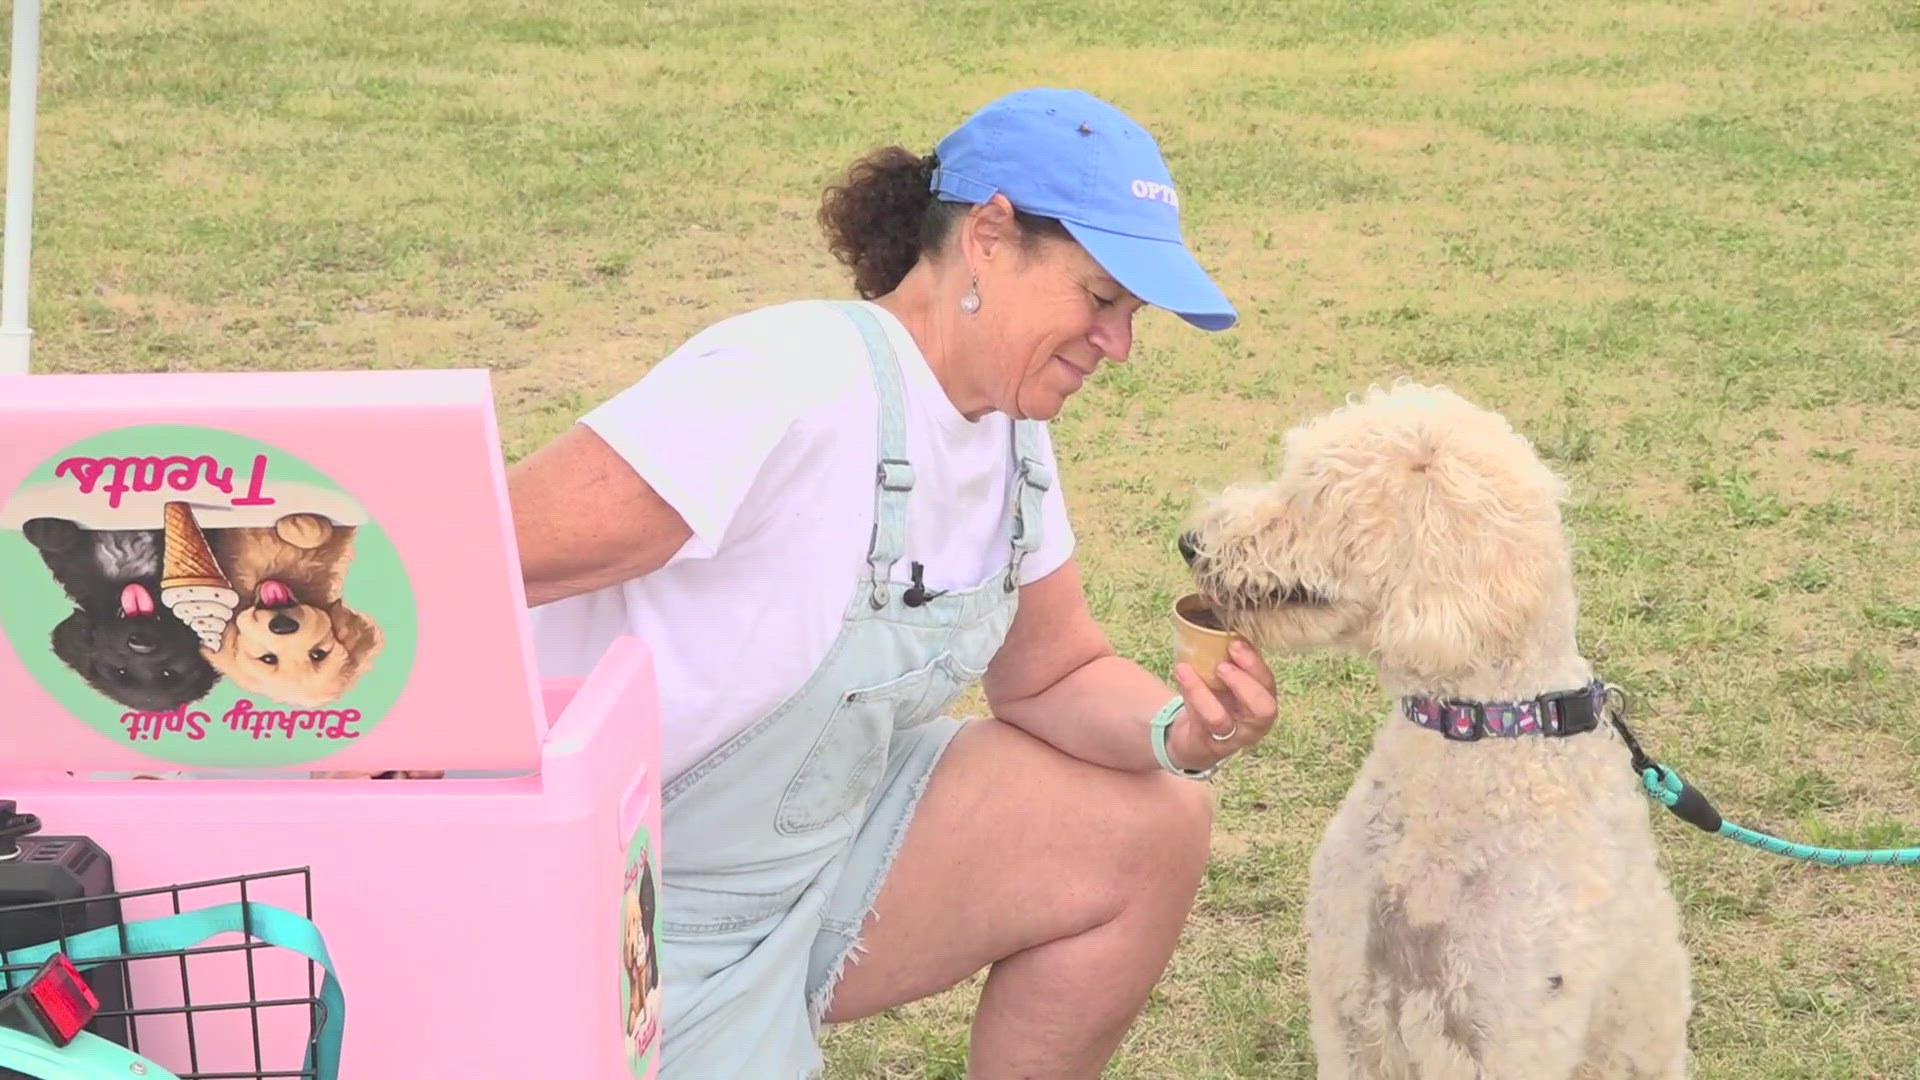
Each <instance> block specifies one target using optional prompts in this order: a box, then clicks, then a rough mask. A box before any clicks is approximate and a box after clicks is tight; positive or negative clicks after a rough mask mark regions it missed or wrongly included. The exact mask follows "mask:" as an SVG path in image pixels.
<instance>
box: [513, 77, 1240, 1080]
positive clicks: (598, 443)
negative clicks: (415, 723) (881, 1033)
mask: <svg viewBox="0 0 1920 1080" xmlns="http://www.w3.org/2000/svg"><path fill="white" fill-rule="evenodd" d="M821 217H822V221H823V223H824V225H825V226H826V228H827V231H828V233H829V236H830V241H831V246H832V249H833V251H834V253H835V255H836V256H837V257H838V258H840V259H841V260H842V261H843V262H845V263H846V264H847V265H849V266H850V267H851V268H852V270H853V274H854V283H855V286H856V288H857V290H858V292H859V294H860V295H861V296H862V297H864V298H867V300H866V301H864V302H847V303H844V304H841V303H832V302H825V301H810V302H799V303H789V304H780V305H775V306H772V307H767V308H762V309H760V310H757V311H751V312H748V313H746V314H743V315H739V316H736V317H733V318H729V319H727V320H725V321H723V322H720V323H718V324H717V325H714V326H712V327H709V328H707V329H706V330H704V331H702V332H701V333H699V334H698V335H696V336H695V337H694V338H693V339H692V340H690V341H688V342H687V343H686V344H685V345H683V346H681V347H680V348H679V349H678V350H676V351H675V352H674V353H673V354H672V355H670V356H668V357H667V358H666V359H665V360H663V361H661V362H660V363H659V364H658V365H657V366H656V367H654V368H653V369H652V370H651V371H650V372H648V374H647V375H646V376H645V377H644V378H642V379H641V380H639V381H638V382H637V383H635V384H634V385H633V386H631V387H629V388H628V389H626V390H624V391H622V392H621V393H619V394H617V395H615V396H614V397H613V398H612V399H611V400H610V401H608V402H606V403H605V404H603V405H601V406H600V407H598V408H597V409H595V410H593V411H592V412H590V413H589V414H587V415H586V417H584V418H583V420H582V422H581V423H580V424H577V425H575V426H574V427H573V428H572V429H571V430H569V431H567V432H566V433H564V434H562V435H561V436H559V437H558V438H556V439H555V440H554V441H553V442H552V443H551V444H549V445H548V446H546V447H544V448H543V449H541V450H540V451H539V452H537V453H535V454H533V455H531V456H530V457H528V458H527V459H526V460H525V461H523V462H521V463H519V464H518V465H517V466H516V467H515V469H514V470H513V473H512V480H511V485H512V491H511V495H512V503H513V508H514V516H515V525H516V529H517V531H518V535H519V544H520V551H521V558H522V561H523V564H524V568H525V574H526V582H527V589H528V593H529V598H530V602H531V603H533V604H535V605H540V607H539V610H537V611H536V612H535V616H536V626H537V638H538V645H539V648H540V654H541V663H542V666H543V668H544V669H545V670H546V671H547V672H549V673H551V674H576V673H581V672H584V671H585V670H586V669H587V668H588V667H589V666H590V665H591V664H592V662H593V660H594V658H596V657H597V656H598V655H599V654H600V652H601V650H602V649H603V648H604V647H605V646H606V644H607V642H608V641H609V640H610V639H611V638H612V637H613V636H614V635H617V634H624V633H633V634H636V635H638V636H639V637H641V638H642V639H644V640H645V641H646V642H647V643H648V645H649V646H650V647H651V648H652V649H653V650H654V652H655V656H656V662H657V667H658V679H659V686H660V693H661V701H662V709H663V716H664V725H665V730H664V737H663V755H664V761H663V764H662V768H663V776H664V784H663V791H662V799H663V810H662V813H663V818H662V829H663V840H662V842H663V848H664V850H663V853H662V857H661V878H660V882H659V886H660V905H661V907H660V913H661V914H660V934H661V936H660V942H661V945H660V961H661V978H662V1001H663V1006H664V1009H665V1015H664V1016H663V1017H662V1019H661V1026H662V1037H663V1044H662V1058H661V1064H662V1075H663V1076H665V1077H688V1078H692V1077H702V1078H704V1077H722V1076H724V1077H754V1078H756V1080H759V1078H766V1080H776V1078H784V1077H795V1076H804V1075H807V1074H809V1073H811V1072H813V1071H814V1070H815V1069H817V1068H818V1067H819V1065H820V1062H821V1054H820V1051H819V1048H818V1046H817V1044H816V1025H817V1024H818V1023H819V1022H821V1021H825V1022H841V1021H846V1020H851V1019H855V1018H858V1017H863V1016H868V1015H871V1014H873V1013H875V1012H878V1011H880V1010H882V1009H885V1008H888V1007H891V1006H893V1005H896V1004H899V1003H902V1002H907V1001H912V1000H915V999H917V998H920V997H924V996H926V995H928V994H932V993H935V992H937V991H940V990H943V989H945V988H947V987H950V986H952V985H954V984H955V983H957V982H959V981H961V980H963V979H966V978H967V977H969V976H970V975H972V974H974V973H975V972H977V971H979V970H981V969H982V968H984V967H987V966H989V965H990V966H991V967H992V972H991V974H990V976H989V978H988V979H987V981H986V984H985V988H984V990H983V993H982V995H981V998H980V1004H979V1011H978V1013H977V1015H976V1017H975V1020H974V1024H973V1031H972V1043H971V1052H970V1066H969V1069H970V1071H969V1075H970V1076H974V1077H1000V1076H1020V1077H1067V1076H1072V1077H1085V1076H1092V1075H1095V1074H1097V1073H1098V1072H1099V1070H1100V1067H1101V1065H1102V1064H1103V1063H1104V1062H1106V1061H1107V1060H1108V1058H1109V1057H1110V1056H1111V1054H1112V1053H1113V1051H1114V1049H1115V1047H1116V1046H1117V1045H1118V1044H1119V1042H1120V1040H1121V1038H1122V1036H1123V1035H1124V1034H1125V1032H1126V1029H1127V1027H1128V1025H1129V1024H1130V1023H1131V1022H1132V1020H1133V1017H1134V1016H1135V1014H1136V1013H1137V1012H1138V1010H1139V1009H1140V1007H1141V1005H1142V1004H1143V1002H1144V1001H1145V1000H1146V997H1147V994H1148V991H1149V990H1150V989H1151V987H1152V986H1153V984H1154V982H1155V981H1156V980H1157V979H1158V978H1159V977H1160V974H1161V972H1162V971H1163V970H1164V968H1165V965H1166V962H1167V960H1168V957H1169V955H1170V954H1171V952H1172V949H1173V946H1174V943H1175V941H1176V939H1177V937H1178V935H1179V932H1180V928H1181V925H1182V923H1183V922H1184V920H1185V918H1186V915H1187V912H1188V910H1189V907H1190V905H1191V903H1192V900H1193V896H1194V893H1195V892H1196V890H1197V889H1198V886H1199V881H1200V876H1201V872H1202V870H1203V868H1204V865H1205V862H1206V858H1207V840H1208V832H1209V829H1210V826H1211V814H1212V803H1211V798H1210V792H1209V788H1208V786H1207V785H1206V784H1204V783H1196V782H1194V781H1195V779H1196V778H1204V777H1205V776H1207V775H1210V774H1211V771H1212V770H1213V769H1214V768H1215V767H1216V766H1217V765H1218V764H1219V763H1220V762H1221V761H1222V760H1224V759H1225V758H1226V757H1228V756H1229V755H1231V754H1232V753H1234V752H1236V751H1238V750H1240V749H1242V748H1243V747H1246V746H1248V745H1250V744H1252V743H1254V742H1255V741H1257V740H1259V739H1260V738H1261V737H1262V736H1264V735H1265V734H1266V732H1267V730H1268V729H1269V727H1270V726H1271V724H1272V723H1273V719H1274V713H1275V701H1274V689H1273V677H1272V674H1271V672H1270V671H1269V670H1268V669H1267V667H1266V666H1265V665H1264V664H1263V663H1262V662H1261V661H1260V659H1259V658H1258V657H1257V656H1255V655H1252V654H1251V653H1241V654H1239V655H1238V656H1237V657H1236V658H1235V661H1234V663H1233V664H1224V665H1222V666H1221V667H1222V672H1221V678H1223V679H1224V680H1225V682H1226V686H1227V687H1228V692H1226V693H1224V694H1221V695H1216V694H1214V693H1212V692H1211V691H1209V690H1208V689H1207V687H1206V686H1205V685H1204V684H1202V683H1201V682H1200V681H1199V680H1198V679H1197V678H1196V676H1195V675H1194V673H1193V672H1192V671H1190V670H1187V669H1186V668H1185V666H1184V665H1183V666H1181V667H1180V668H1179V669H1178V670H1177V671H1176V679H1177V681H1178V683H1179V693H1178V694H1177V695H1172V694H1170V691H1169V688H1168V687H1167V685H1166V684H1165V683H1163V682H1162V681H1161V680H1160V679H1158V678H1156V677H1155V676H1154V675H1152V674H1151V673H1149V672H1147V671H1146V670H1144V669H1142V668H1141V667H1139V666H1138V665H1136V664H1134V663H1132V662H1130V661H1128V660H1125V659H1122V658H1120V657H1119V656H1117V655H1115V654H1114V651H1113V648H1112V646H1111V645H1109V644H1108V642H1107V639H1106V637H1105V635H1104V634H1103V633H1102V631H1101V630H1100V628H1099V627H1098V626H1097V625H1096V624H1095V623H1094V621H1093V618H1092V616H1091V614H1090V613H1089V611H1088V609H1087V606H1086V603H1085V600H1084V599H1083V597H1082V593H1081V586H1080V575H1079V571H1078V570H1077V569H1076V567H1075V565H1074V561H1073V558H1072V546H1073V535H1072V531H1071V527H1070V525H1069V522H1068V518H1067V511H1066V502H1065V500H1064V498H1063V497H1062V494H1061V488H1060V485H1059V484H1058V482H1057V481H1056V479H1055V476H1056V471H1055V462H1054V455H1053V450H1052V446H1051V444H1050V442H1049V439H1048V434H1047V429H1046V426H1045V421H1046V420H1048V419H1049V418H1051V417H1053V416H1054V415H1056V414H1057V413H1058V412H1059V411H1060V408H1061V405H1062V403H1063V402H1064V401H1065V400H1066V398H1067V397H1068V396H1069V395H1071V394H1072V393H1073V392H1074V391H1076V390H1078V389H1079V388H1080V386H1081V383H1082V382H1083V381H1084V380H1085V379H1086V378H1087V377H1088V376H1089V375H1091V374H1092V373H1093V372H1094V370H1095V368H1096V367H1097V366H1098V365H1099V364H1100V363H1101V362H1102V361H1103V360H1106V361H1112V362H1115V363H1119V362H1123V361H1125V359H1126V358H1127V352H1128V349H1129V347H1130V345H1131V344H1132V330H1131V323H1132V318H1133V314H1134V312H1135V311H1137V310H1138V309H1139V308H1140V307H1141V306H1142V305H1143V304H1147V303H1152V304H1158V305H1161V306H1163V307H1166V308H1168V309H1170V310H1172V311H1174V312H1177V313H1179V314H1180V315H1182V316H1183V317H1184V318H1186V319H1187V321H1189V322H1191V323H1194V324H1196V325H1198V326H1201V327H1203V328H1207V329H1215V330H1217V329H1224V328H1226V327H1228V326H1231V325H1232V324H1233V321H1234V318H1235V316H1234V311H1233V308H1232V306H1231V305H1229V304H1228V303H1227V301H1226V299H1225V297H1223V296H1222V295H1221V294H1220V291H1219V289H1217V288H1216V287H1215V286H1214V284H1213V283H1212V282H1211V281H1210V280H1209V279H1208V277H1207V275H1206V274H1205V273H1204V272H1203V271H1202V270H1201V269H1200V267H1199V266H1198V264H1197V263H1195V262H1194V260H1193V258H1192V256H1191V255H1189V254H1188V253H1187V251H1186V248H1185V247H1184V245H1183V243H1182V241H1181V239H1180V232H1179V208H1178V201H1177V198H1176V197H1175V194H1174V187H1173V183H1172V179H1171V177H1170V176H1169V175H1168V174H1167V169H1166V166H1165V164H1164V162H1163V161H1162V159H1161V156H1160V152H1159V149H1158V147H1157V146H1156V144H1155V142H1154V140H1153V138H1152V137H1151V136H1150V135H1148V134H1147V132H1146V131H1145V130H1143V129H1142V128H1141V127H1140V126H1139V125H1137V124H1135V123H1133V122H1132V121H1131V120H1129V119H1128V118H1127V117H1126V116H1124V115H1123V114H1121V113H1120V112H1119V111H1117V110H1116V109H1114V108H1113V107H1112V106H1111V105H1108V104H1106V103H1104V102H1101V101H1099V100H1097V99H1095V98H1093V97H1090V96H1088V95H1086V94H1084V93H1080V92H1075V91H1061V90H1047V89H1036V90H1026V91H1021V92H1018V93H1014V94H1010V95H1008V96H1006V97H1004V98H1001V99H1000V100H998V101H996V102H993V103H992V104H990V105H988V106H986V107H985V108H983V109H982V110H980V111H979V112H978V113H976V114H975V115H974V116H972V117H971V118H970V119H968V120H967V122H966V123H964V124H963V125H961V127H960V128H958V129H957V130H956V131H954V132H953V133H952V134H950V135H948V136H947V137H946V138H945V139H943V140H942V141H941V142H940V143H939V145H938V146H937V147H936V148H935V154H934V156H933V157H930V158H920V157H917V156H914V155H912V154H909V153H907V152H906V151H904V150H901V149H899V148H897V147H895V148H889V149H887V150H884V151H881V152H879V153H877V154H875V155H873V156H872V157H870V158H868V159H866V160H865V161H863V162H861V163H859V164H858V165H856V166H855V167H854V169H853V170H852V171H851V173H850V175H849V177H848V180H847V182H846V183H845V184H844V185H842V186H839V187H836V188H833V189H830V190H829V192H828V193H827V198H826V201H825V204H824V206H823V208H822V211H821ZM976 679H979V680H980V681H981V682H982V685H983V689H984V691H985V693H986V696H987V700H988V702H989V704H990V705H991V708H992V714H993V716H992V718H991V719H985V720H978V721H973V722H969V723H964V724H963V723H961V722H959V721H957V720H954V719H950V718H947V717H946V716H945V715H944V713H943V710H944V709H945V707H946V706H947V705H948V704H949V703H950V702H951V701H952V700H953V698H954V696H955V695H957V694H959V693H960V692H961V691H962V690H963V689H964V688H965V687H966V686H967V685H968V684H969V683H971V682H973V681H974V680H976Z"/></svg>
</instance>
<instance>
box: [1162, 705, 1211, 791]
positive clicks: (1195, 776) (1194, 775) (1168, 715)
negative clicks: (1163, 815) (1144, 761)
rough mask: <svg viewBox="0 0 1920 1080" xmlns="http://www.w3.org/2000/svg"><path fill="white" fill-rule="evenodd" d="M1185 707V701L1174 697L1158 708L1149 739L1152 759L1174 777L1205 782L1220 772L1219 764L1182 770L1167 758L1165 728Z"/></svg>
mask: <svg viewBox="0 0 1920 1080" xmlns="http://www.w3.org/2000/svg"><path fill="white" fill-rule="evenodd" d="M1186 707H1187V699H1186V698H1183V697H1179V696H1175V697H1174V698H1173V700H1171V701H1169V702H1167V703H1166V704H1165V705H1162V706H1160V711H1159V712H1157V713H1154V714H1153V727H1152V737H1151V741H1152V743H1153V757H1154V760H1156V761H1158V762H1159V763H1160V767H1161V768H1163V769H1165V770H1167V771H1168V772H1170V773H1173V774H1174V775H1175V776H1184V777H1186V778H1187V779H1189V780H1205V779H1207V778H1208V777H1210V776H1212V775H1213V774H1214V773H1217V772H1219V771H1220V763H1219V762H1217V761H1216V762H1214V763H1213V764H1212V765H1209V766H1207V767H1206V768H1204V769H1183V768H1181V767H1180V766H1178V765H1175V764H1174V763H1173V759H1172V758H1170V757H1168V756H1167V727H1168V726H1169V725H1171V724H1172V723H1173V718H1174V717H1176V716H1179V715H1180V714H1181V713H1182V712H1183V711H1185V710H1186Z"/></svg>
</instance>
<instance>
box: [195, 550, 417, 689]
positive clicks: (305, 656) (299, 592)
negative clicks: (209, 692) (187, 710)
mask: <svg viewBox="0 0 1920 1080" xmlns="http://www.w3.org/2000/svg"><path fill="white" fill-rule="evenodd" d="M353 535H354V529H353V527H352V526H349V525H335V524H334V523H333V522H331V521H329V520H327V519H326V518H324V517H321V516H319V515H317V514H289V515H287V516H285V517H283V518H281V519H280V520H279V521H277V522H275V523H274V525H273V527H271V528H239V529H213V530H209V531H208V533H207V543H208V545H209V546H210V547H212V549H213V553H214V558H215V559H217V560H218V561H219V563H220V566H221V568H222V569H223V570H225V571H226V574H227V577H228V579H229V580H230V581H231V582H232V583H233V587H234V589H235V591H237V592H239V594H240V605H241V606H240V610H239V611H238V612H236V613H235V615H234V617H233V621H232V622H231V623H229V624H227V628H226V630H225V632H224V633H223V635H222V636H221V639H220V648H219V649H218V650H211V649H206V648H202V649H201V653H202V654H203V655H205V657H206V658H207V660H208V662H209V663H211V664H212V665H213V666H214V667H215V668H217V669H219V670H220V672H221V673H222V674H224V675H225V676H227V678H229V679H232V680H233V682H234V684H235V685H236V686H239V687H240V688H242V689H244V690H247V691H248V692H250V693H255V694H261V695H264V696H266V697H269V698H272V699H273V700H275V701H278V702H282V703H285V704H288V705H295V706H304V707H317V706H321V705H326V704H329V703H331V702H333V701H335V700H338V699H339V697H340V695H341V694H343V693H345V692H346V691H347V690H348V689H349V688H351V687H352V686H353V684H354V683H355V682H356V681H358V680H359V678H360V677H361V676H362V675H363V674H365V673H366V671H367V669H368V668H369V666H370V665H371V664H372V662H373V658H374V656H375V655H377V654H378V653H379V651H380V648H381V645H382V644H383V642H384V640H385V639H384V636H383V635H382V634H381V632H380V628H379V626H378V625H376V624H375V623H374V621H373V620H372V619H370V618H368V617H367V616H365V615H363V614H361V613H360V612H358V611H355V610H353V609H352V608H350V607H348V606H347V605H346V602H345V601H344V600H343V599H342V597H341V590H342V586H343V585H344V583H345V580H346V575H347V566H348V564H349V563H350V562H351V561H352V559H353ZM269 581H273V582H279V583H280V584H282V585H284V586H285V587H286V589H287V590H288V592H289V593H290V594H291V600H292V602H291V603H286V604H281V605H270V604H266V603H263V602H262V594H261V586H262V585H263V584H265V583H267V582H269Z"/></svg>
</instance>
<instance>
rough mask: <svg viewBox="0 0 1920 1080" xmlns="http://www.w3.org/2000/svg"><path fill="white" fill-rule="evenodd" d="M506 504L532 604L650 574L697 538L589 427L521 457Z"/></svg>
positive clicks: (572, 428) (509, 477)
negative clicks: (683, 546)
mask: <svg viewBox="0 0 1920 1080" xmlns="http://www.w3.org/2000/svg"><path fill="white" fill-rule="evenodd" d="M507 501H508V503H509V504H510V505H511V506H512V507H513V531H514V535H515V537H516V538H517V540H518V543H519V547H520V574H521V577H522V578H523V579H524V580H525V582H526V589H527V606H529V607H538V606H540V605H541V604H548V603H552V602H553V601H555V600H560V599H563V598H565V597H568V596H573V595H575V594H576V593H583V592H592V591H593V590H595V589H600V588H605V587H606V586H608V585H613V584H616V583H618V582H621V581H625V580H627V579H628V578H632V577H638V576H640V575H641V574H647V573H651V572H653V571H654V570H657V569H659V568H660V567H661V566H663V565H665V564H666V561H667V560H668V559H670V558H672V557H673V554H674V552H676V551H679V550H680V548H681V546H682V545H683V544H685V543H686V542H687V539H688V538H689V537H690V536H692V535H693V531H692V530H691V529H690V528H688V526H687V523H686V521H685V519H683V518H682V517H681V516H680V514H679V512H678V511H676V510H674V508H673V507H672V506H670V505H668V504H667V502H666V500H664V499H662V498H661V497H660V496H659V495H658V494H656V493H655V492H654V490H653V488H652V487H651V486H650V485H649V484H648V483H647V482H646V481H645V480H643V479H641V477H640V474H639V473H636V472H634V471H633V467H632V466H630V465H628V464H627V463H626V461H625V460H623V459H622V458H621V457H620V455H619V454H617V453H615V452H614V450H613V448H612V447H610V446H608V445H607V443H606V441H605V440H604V439H602V438H601V437H600V436H599V435H597V434H595V433H594V431H593V429H592V428H590V427H588V426H587V425H585V424H573V425H570V426H569V427H568V428H567V430H566V431H563V432H561V433H560V435H559V436H557V437H556V438H555V439H554V440H553V441H552V442H550V443H548V444H547V445H545V446H543V447H541V448H540V449H539V450H536V451H534V452H533V453H532V454H529V455H528V456H527V457H525V458H522V459H521V460H520V461H518V462H516V463H515V464H514V466H513V468H511V469H509V470H508V471H507Z"/></svg>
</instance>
